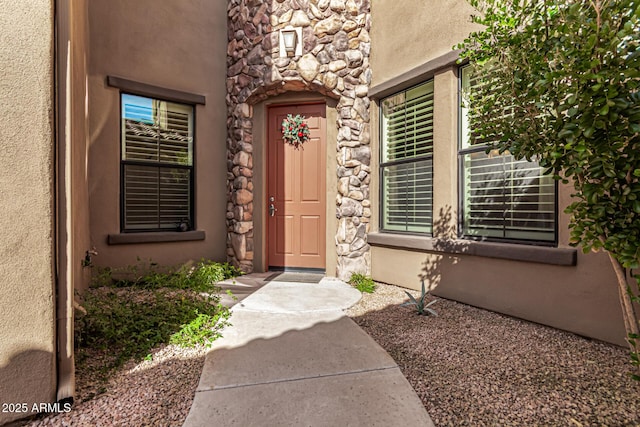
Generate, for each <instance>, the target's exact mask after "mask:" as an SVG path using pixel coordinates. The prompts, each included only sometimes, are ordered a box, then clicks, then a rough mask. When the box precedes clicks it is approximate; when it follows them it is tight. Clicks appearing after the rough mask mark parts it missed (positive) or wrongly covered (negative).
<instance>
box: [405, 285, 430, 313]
mask: <svg viewBox="0 0 640 427" xmlns="http://www.w3.org/2000/svg"><path fill="white" fill-rule="evenodd" d="M404 293H405V294H407V295H408V296H409V300H410V301H407V302H405V303H402V304H401V306H403V307H406V306H411V305H412V306H415V308H416V311H417V313H418V314H422V315H425V316H429V315H433V316H437V315H438V313H436V311H435V310H434V309H432V308H429V307H431V306H432V305H433V304H435V303H436V302H437V301H438V300H437V299H434V300H433V301H430V302H427V301H428V300H427V296H428V295H429V292H426V291H425V289H424V280H423V281H422V293H421V294H420V297H419V298H418V299H416V298H414V296H413V295H411V294H410V293H409V292H407V291H404Z"/></svg>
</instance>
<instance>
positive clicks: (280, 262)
mask: <svg viewBox="0 0 640 427" xmlns="http://www.w3.org/2000/svg"><path fill="white" fill-rule="evenodd" d="M287 114H291V115H293V116H295V115H296V114H300V115H301V116H304V117H305V118H306V122H307V125H308V126H309V130H310V131H311V132H310V133H311V138H310V139H309V140H308V141H307V142H305V143H304V145H303V146H302V147H300V148H298V149H296V148H294V147H293V146H291V145H289V144H287V143H285V142H284V140H283V139H282V131H281V125H282V120H283V119H284V118H286V117H287ZM325 129H326V128H325V104H309V105H288V106H278V107H271V108H269V124H268V135H269V138H268V141H267V149H266V152H267V181H268V182H267V197H266V201H267V250H268V253H267V261H268V265H269V266H270V267H292V268H317V269H324V268H325V245H326V242H325V198H326V189H325V186H326V184H325V167H326V158H327V153H326V150H325V145H326V141H325V139H326V136H325V135H326V133H325ZM271 204H273V209H271V208H270V206H269V205H271Z"/></svg>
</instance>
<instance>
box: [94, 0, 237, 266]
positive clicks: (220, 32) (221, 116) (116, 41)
mask: <svg viewBox="0 0 640 427" xmlns="http://www.w3.org/2000/svg"><path fill="white" fill-rule="evenodd" d="M226 10H227V6H226V2H218V1H215V2H212V1H206V0H197V1H189V2H185V1H165V2H158V1H155V0H141V1H129V0H92V1H91V2H90V4H89V19H90V23H91V25H90V62H89V63H90V66H89V70H90V76H89V120H90V145H89V174H88V181H89V197H90V208H91V216H90V223H91V244H92V245H93V246H95V247H96V249H97V251H98V256H97V257H95V263H96V264H97V265H102V266H112V267H115V266H126V265H132V264H135V263H136V258H137V257H140V258H142V259H152V260H153V261H156V262H159V263H161V264H165V265H167V264H169V265H173V264H176V263H181V262H184V261H187V260H199V259H200V258H203V257H204V258H209V259H214V260H219V261H224V260H225V257H226V254H225V239H226V229H225V212H226V203H227V200H226V169H227V166H226V145H225V138H226V104H225V93H226V88H225V77H226V46H227V32H226V16H227V14H226ZM107 75H113V76H117V77H122V78H125V79H129V80H133V81H137V82H140V83H145V84H150V85H154V86H159V87H163V88H166V89H174V90H179V91H184V92H189V93H194V94H199V95H204V96H205V97H206V105H198V106H197V107H196V110H195V122H196V129H195V159H196V162H195V171H196V179H195V205H196V207H195V220H196V227H197V229H198V230H204V231H205V232H206V239H205V240H204V241H193V242H179V243H155V244H148V243H147V244H127V245H117V246H116V245H113V246H110V245H108V244H107V236H108V235H109V234H118V233H119V232H120V182H119V179H120V157H119V156H120V118H119V114H120V106H119V103H120V93H119V90H118V89H116V88H112V87H108V86H107V85H106V76H107Z"/></svg>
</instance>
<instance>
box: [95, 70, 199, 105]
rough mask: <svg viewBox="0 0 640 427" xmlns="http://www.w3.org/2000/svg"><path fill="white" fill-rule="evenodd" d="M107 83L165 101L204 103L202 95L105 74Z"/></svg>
mask: <svg viewBox="0 0 640 427" xmlns="http://www.w3.org/2000/svg"><path fill="white" fill-rule="evenodd" d="M107 85H109V86H111V87H115V88H118V89H120V90H122V91H125V92H128V93H133V94H136V95H142V96H149V97H152V98H160V99H164V100H167V101H174V102H182V103H185V104H201V105H205V104H206V98H205V96H204V95H198V94H195V93H190V92H183V91H180V90H174V89H167V88H164V87H160V86H153V85H149V84H146V83H140V82H136V81H133V80H128V79H123V78H122V77H115V76H107Z"/></svg>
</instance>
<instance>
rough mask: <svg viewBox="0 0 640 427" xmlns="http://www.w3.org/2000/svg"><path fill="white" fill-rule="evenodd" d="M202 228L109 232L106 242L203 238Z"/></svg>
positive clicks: (151, 241)
mask: <svg viewBox="0 0 640 427" xmlns="http://www.w3.org/2000/svg"><path fill="white" fill-rule="evenodd" d="M204 239H205V232H204V231H203V230H193V231H184V232H180V231H162V232H153V233H122V234H109V236H108V238H107V242H108V243H109V244H110V245H126V244H132V243H162V242H185V241H193V240H204Z"/></svg>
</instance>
